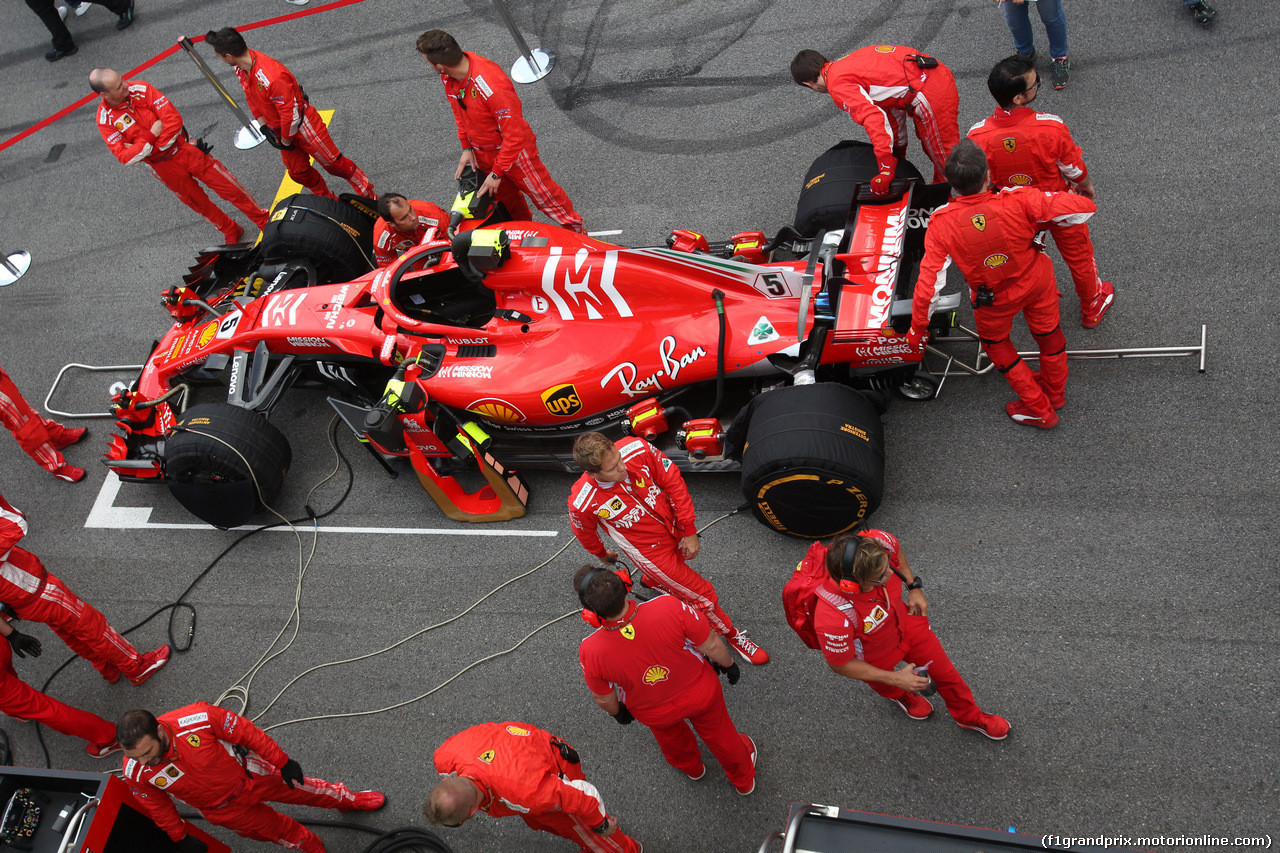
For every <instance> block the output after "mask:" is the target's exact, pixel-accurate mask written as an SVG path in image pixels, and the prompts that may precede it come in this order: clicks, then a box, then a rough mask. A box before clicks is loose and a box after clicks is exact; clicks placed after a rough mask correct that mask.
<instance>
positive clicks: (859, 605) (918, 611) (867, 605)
mask: <svg viewBox="0 0 1280 853" xmlns="http://www.w3.org/2000/svg"><path fill="white" fill-rule="evenodd" d="M805 559H819V560H823V561H824V563H825V566H826V569H827V574H828V575H829V576H830V580H828V581H826V582H825V583H824V584H823V586H822V587H820V588H819V590H818V600H817V604H816V605H815V607H814V611H813V627H814V629H815V630H816V631H817V634H818V639H819V641H820V642H821V643H822V655H823V657H825V658H826V660H827V666H829V667H831V669H832V671H834V672H836V673H839V674H840V675H843V676H846V677H848V678H856V679H859V680H860V681H865V682H867V684H869V685H870V686H871V689H872V690H874V691H875V692H877V693H879V694H880V695H881V696H883V697H885V698H886V699H891V700H892V701H893V702H894V703H895V704H896V705H897V706H898V707H899V708H901V709H902V710H903V712H904V713H906V715H907V716H908V717H910V718H911V719H913V720H925V719H928V717H929V715H930V714H932V713H933V705H932V704H931V703H930V702H929V700H928V699H926V698H925V697H924V696H921V695H920V693H919V691H921V690H924V689H925V688H926V687H928V686H929V681H930V680H931V679H932V681H933V683H934V684H935V685H937V690H938V694H939V695H940V696H942V699H943V701H944V702H945V703H946V705H947V711H949V712H950V713H951V716H952V717H953V718H954V719H955V721H956V723H957V724H959V726H960V727H961V728H963V729H973V730H974V731H977V732H981V733H982V734H984V735H986V736H987V737H989V738H991V739H992V740H1004V739H1005V738H1006V737H1008V735H1009V722H1008V720H1006V719H1004V718H1003V717H999V716H996V715H995V714H986V713H983V711H982V709H981V708H979V707H978V703H977V702H976V701H975V700H974V698H973V691H972V690H970V689H969V685H968V684H966V683H965V680H964V679H963V678H962V677H961V676H960V673H959V672H957V671H956V668H955V665H954V664H952V663H951V659H950V658H948V657H947V653H946V652H945V651H944V650H943V648H942V643H941V642H940V641H939V640H938V636H937V635H936V634H934V633H933V629H932V628H930V627H929V620H928V618H927V613H928V610H929V602H928V601H927V600H925V597H924V593H923V592H922V591H921V586H922V582H921V580H920V578H919V577H918V576H916V575H915V573H913V572H912V571H911V567H910V566H909V565H907V559H906V557H905V556H903V554H902V547H901V545H899V543H898V540H897V539H896V538H895V537H894V536H893V535H891V534H889V533H886V532H884V531H883V530H866V531H863V532H861V533H857V534H853V533H846V534H841V535H840V536H837V537H836V538H835V539H834V540H832V542H831V545H830V546H829V547H825V548H824V547H823V545H822V543H820V542H815V543H814V544H813V546H812V547H811V548H810V549H809V554H808V555H806V557H805ZM904 584H905V588H906V589H907V590H909V592H908V596H907V602H906V603H905V604H904V603H903V601H902V590H903V588H904ZM904 660H905V661H906V662H907V663H909V664H912V667H908V668H904V669H899V670H895V669H894V667H896V666H897V665H898V664H899V663H901V662H902V661H904ZM919 667H927V668H928V669H927V672H928V676H927V677H926V676H924V675H918V674H916V672H915V668H919Z"/></svg>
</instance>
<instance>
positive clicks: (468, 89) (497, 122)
mask: <svg viewBox="0 0 1280 853" xmlns="http://www.w3.org/2000/svg"><path fill="white" fill-rule="evenodd" d="M418 52H419V53H421V54H422V57H423V59H425V60H426V62H427V64H428V65H430V66H431V68H432V69H433V70H434V71H435V72H436V73H437V74H439V75H440V82H441V83H443V84H444V93H445V97H447V98H448V99H449V106H450V108H451V109H452V110H453V120H454V122H455V123H457V125H458V141H459V142H461V143H462V156H461V157H460V158H459V159H458V168H457V170H455V172H454V178H455V179H457V178H460V177H461V176H462V172H463V170H464V169H465V168H466V167H467V166H468V165H470V166H471V167H472V168H473V169H476V170H477V171H479V172H481V173H486V172H487V173H488V177H486V178H485V180H484V183H483V184H481V185H480V189H479V190H477V192H476V195H477V197H479V196H486V195H489V194H490V193H492V194H493V196H494V198H495V199H497V200H498V201H500V202H502V203H503V204H504V205H505V206H506V208H507V212H508V213H510V214H511V217H512V218H513V219H522V220H523V219H531V218H532V214H531V213H530V212H529V206H528V205H527V204H525V201H524V198H523V197H522V196H521V193H524V195H527V196H528V197H529V198H530V199H532V201H533V203H534V204H535V205H537V207H538V209H539V210H541V211H542V212H543V213H545V214H546V215H547V216H548V217H550V218H551V219H552V220H554V221H556V222H558V223H560V224H561V225H563V226H564V227H565V228H568V229H569V230H571V231H575V232H577V233H579V234H585V233H586V229H584V228H583V227H582V217H581V216H579V215H578V212H577V211H576V210H574V209H573V202H571V201H570V200H569V195H568V194H567V193H566V192H565V191H564V190H563V189H561V187H560V185H559V184H557V183H556V182H555V181H554V180H553V179H552V177H551V173H550V172H548V171H547V167H546V166H544V165H543V163H542V158H541V157H539V156H538V140H537V137H535V136H534V134H533V128H531V127H529V123H528V122H527V121H525V120H524V114H523V107H522V106H521V104H520V97H519V96H518V95H517V94H516V90H515V87H514V86H512V85H511V80H510V79H508V78H507V75H506V74H505V73H504V72H503V70H502V68H501V67H499V66H498V64H497V63H495V62H492V61H491V60H488V59H485V58H484V57H483V56H481V55H480V54H478V53H471V52H470V51H464V50H463V49H462V48H461V47H460V46H459V45H458V42H457V41H456V40H455V39H454V38H453V36H451V35H449V34H448V33H446V32H445V31H444V30H428V31H427V32H425V33H423V34H422V35H420V36H418Z"/></svg>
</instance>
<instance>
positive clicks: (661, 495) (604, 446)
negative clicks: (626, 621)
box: [569, 432, 769, 664]
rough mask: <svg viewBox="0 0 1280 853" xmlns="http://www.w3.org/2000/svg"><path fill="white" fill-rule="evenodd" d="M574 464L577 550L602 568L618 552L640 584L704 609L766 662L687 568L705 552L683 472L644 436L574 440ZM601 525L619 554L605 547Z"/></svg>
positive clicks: (747, 653)
mask: <svg viewBox="0 0 1280 853" xmlns="http://www.w3.org/2000/svg"><path fill="white" fill-rule="evenodd" d="M573 461H574V462H575V463H577V465H578V467H579V468H581V469H582V470H583V474H582V476H581V477H579V478H578V481H577V482H576V483H574V484H573V489H572V490H571V491H570V493H569V522H570V523H571V524H572V525H573V535H574V536H577V537H578V541H579V542H581V543H582V547H583V548H586V549H587V551H588V552H590V553H591V554H593V555H594V556H596V557H597V558H599V559H600V560H602V561H604V562H607V563H612V562H615V561H616V560H617V559H618V553H619V552H621V553H622V554H624V555H625V556H626V557H627V559H628V560H630V561H631V562H632V563H633V564H635V566H636V567H637V568H639V569H640V571H641V572H642V574H641V582H642V583H644V584H645V585H647V586H651V587H654V588H656V589H660V590H662V591H663V592H665V593H668V594H669V595H674V596H676V597H677V598H679V599H681V600H682V601H684V602H685V603H687V604H689V605H691V606H693V607H695V608H697V609H698V610H700V611H702V614H703V615H704V616H705V617H706V618H707V621H708V622H710V623H711V627H712V628H713V629H714V630H715V632H716V633H717V634H721V635H723V636H724V637H725V638H726V639H727V640H728V642H729V645H730V646H731V647H732V648H733V649H734V650H736V651H737V652H738V654H740V655H742V656H743V657H744V658H745V659H746V660H747V661H749V662H750V663H753V664H765V663H768V662H769V653H768V652H766V651H765V650H764V649H762V648H760V647H759V646H758V645H756V644H755V643H754V642H752V641H751V639H750V638H748V637H747V635H746V632H744V631H741V630H738V629H736V628H734V626H733V622H732V621H731V620H730V619H729V616H728V614H726V613H725V612H724V611H723V610H721V609H720V604H719V600H718V598H717V596H716V591H715V587H713V586H712V585H711V584H710V582H708V581H707V580H706V578H704V577H702V575H700V574H698V573H697V572H695V571H694V570H693V569H691V568H690V567H689V564H688V563H687V562H686V560H692V559H693V558H694V557H696V556H698V552H699V551H700V550H701V548H702V546H701V543H700V542H699V539H698V530H697V526H696V525H695V523H694V522H695V519H694V511H693V500H692V499H690V497H689V489H688V487H686V486H685V484H684V477H682V476H681V474H680V469H679V468H677V467H676V466H675V465H674V464H672V462H671V460H670V459H668V458H667V457H666V455H665V454H663V453H662V451H660V450H658V449H657V448H656V447H654V446H653V445H652V444H650V443H649V442H647V441H645V440H644V439H643V438H624V439H621V440H619V441H618V442H617V443H616V444H615V443H614V442H612V441H610V440H609V439H608V438H606V437H605V436H603V435H601V434H600V433H598V432H588V433H584V434H582V435H580V436H579V437H578V439H577V441H575V442H574V443H573ZM599 527H603V528H604V531H605V533H607V534H608V535H609V538H610V539H612V540H613V542H614V544H615V545H616V546H617V548H618V551H610V550H608V549H606V548H605V546H604V543H603V542H601V540H600V536H599V532H598V529H597V528H599Z"/></svg>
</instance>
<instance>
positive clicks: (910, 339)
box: [907, 327, 929, 350]
mask: <svg viewBox="0 0 1280 853" xmlns="http://www.w3.org/2000/svg"><path fill="white" fill-rule="evenodd" d="M928 339H929V330H928V329H924V330H922V331H919V332H917V331H916V330H915V328H914V327H912V328H910V329H907V346H909V347H911V348H912V349H913V350H917V349H921V350H922V349H924V344H925V341H927V340H928Z"/></svg>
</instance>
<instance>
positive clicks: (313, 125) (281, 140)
mask: <svg viewBox="0 0 1280 853" xmlns="http://www.w3.org/2000/svg"><path fill="white" fill-rule="evenodd" d="M205 41H207V42H208V43H209V46H210V47H212V48H213V50H214V53H216V54H217V55H218V58H219V59H221V60H222V61H223V62H225V63H226V64H227V65H229V66H231V69H232V70H233V71H234V72H235V75H236V79H237V80H239V81H240V87H241V88H242V89H244V97H245V101H246V102H247V103H248V105H249V111H250V112H251V113H252V114H253V117H254V118H256V119H257V120H258V122H259V123H260V124H261V125H262V133H263V135H265V136H266V137H267V142H268V143H270V144H271V145H272V146H273V147H275V148H277V149H279V151H280V159H281V160H283V161H284V167H285V169H287V170H288V171H289V177H291V178H293V179H294V180H295V181H297V182H298V183H299V184H301V185H302V186H304V187H306V188H307V189H309V190H311V191H312V192H313V193H315V194H316V195H322V196H325V197H327V198H334V197H335V196H334V194H333V193H331V192H330V191H329V187H328V185H326V184H325V182H324V178H323V177H321V176H320V173H319V172H317V171H316V169H315V167H314V166H312V165H311V160H310V159H309V158H312V157H314V158H315V161H316V162H317V163H319V164H320V165H321V166H323V167H324V170H325V171H326V172H328V173H329V174H330V175H336V176H337V177H339V178H342V179H343V180H344V181H346V182H347V183H349V184H351V188H352V189H354V190H355V191H356V193H357V194H359V195H361V196H364V197H365V198H377V193H375V192H374V189H373V182H372V181H370V180H369V176H368V175H366V174H365V173H364V172H363V171H362V170H361V169H360V167H359V166H357V165H356V164H355V163H353V162H352V161H351V160H350V158H347V157H344V156H342V152H341V151H339V150H338V146H337V145H335V144H334V142H333V137H331V136H330V135H329V129H328V128H327V127H325V124H324V119H322V118H321V117H320V113H318V112H316V108H315V107H313V106H311V101H310V100H308V99H307V93H306V92H304V91H302V86H300V85H299V84H298V81H297V80H296V79H294V76H293V74H292V73H290V71H289V69H288V68H285V67H284V65H283V64H281V63H279V62H277V61H276V60H274V59H272V58H271V57H269V56H267V55H266V54H265V53H261V52H259V51H256V50H250V49H249V46H248V45H247V44H245V41H244V38H243V37H242V36H241V35H240V33H238V32H236V30H235V29H234V28H233V27H223V28H222V29H220V30H216V31H215V30H210V31H209V33H208V34H207V35H206V36H205Z"/></svg>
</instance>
